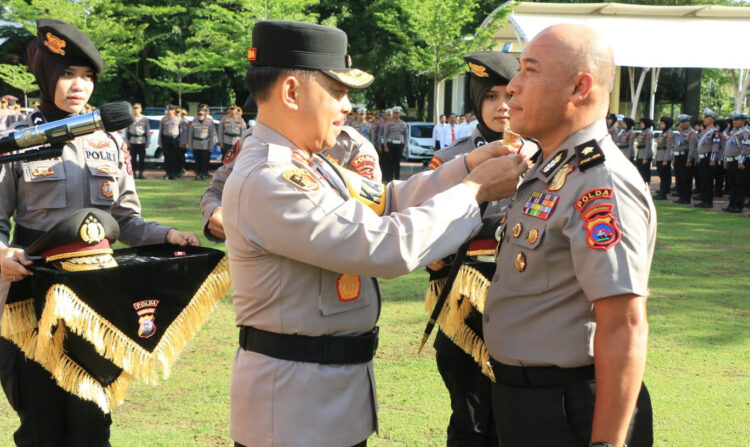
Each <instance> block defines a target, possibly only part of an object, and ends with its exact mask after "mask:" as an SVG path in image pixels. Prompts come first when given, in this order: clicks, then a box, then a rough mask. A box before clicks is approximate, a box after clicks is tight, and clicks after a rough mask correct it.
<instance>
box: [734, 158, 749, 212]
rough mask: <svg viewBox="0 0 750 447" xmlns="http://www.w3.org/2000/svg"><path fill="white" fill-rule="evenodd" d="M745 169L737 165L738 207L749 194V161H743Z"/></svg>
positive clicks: (740, 206) (741, 206) (741, 205)
mask: <svg viewBox="0 0 750 447" xmlns="http://www.w3.org/2000/svg"><path fill="white" fill-rule="evenodd" d="M742 166H744V167H745V169H740V167H741V166H740V165H739V164H738V165H737V203H738V205H739V206H738V208H740V209H741V208H743V205H744V202H745V199H746V198H747V197H748V196H750V162H747V161H746V162H745V164H744V165H742Z"/></svg>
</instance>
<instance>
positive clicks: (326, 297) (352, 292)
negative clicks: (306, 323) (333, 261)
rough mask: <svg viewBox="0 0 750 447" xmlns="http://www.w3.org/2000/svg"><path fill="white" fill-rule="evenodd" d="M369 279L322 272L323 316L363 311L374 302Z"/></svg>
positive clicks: (320, 298)
mask: <svg viewBox="0 0 750 447" xmlns="http://www.w3.org/2000/svg"><path fill="white" fill-rule="evenodd" d="M368 282H372V281H369V278H363V277H361V276H357V275H349V274H345V273H337V272H331V271H328V270H321V277H320V294H319V295H318V306H319V309H320V313H321V315H323V316H329V315H335V314H338V313H341V312H348V311H352V310H356V309H361V308H363V307H365V306H368V305H369V304H370V303H371V302H373V291H372V290H371V289H372V288H371V287H368V285H369V283H368Z"/></svg>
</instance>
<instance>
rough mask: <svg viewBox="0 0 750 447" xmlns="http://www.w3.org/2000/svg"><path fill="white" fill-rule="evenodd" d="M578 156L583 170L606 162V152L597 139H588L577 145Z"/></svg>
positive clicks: (579, 164)
mask: <svg viewBox="0 0 750 447" xmlns="http://www.w3.org/2000/svg"><path fill="white" fill-rule="evenodd" d="M576 158H578V167H579V168H580V169H581V172H583V171H585V170H586V169H588V168H590V167H592V166H596V165H598V164H600V163H604V152H602V148H601V147H599V143H597V142H596V140H591V141H587V142H585V143H583V144H581V145H578V146H576Z"/></svg>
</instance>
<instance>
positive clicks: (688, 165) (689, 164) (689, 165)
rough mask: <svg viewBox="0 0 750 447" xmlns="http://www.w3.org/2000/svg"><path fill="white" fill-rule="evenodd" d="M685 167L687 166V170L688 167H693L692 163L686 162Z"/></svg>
mask: <svg viewBox="0 0 750 447" xmlns="http://www.w3.org/2000/svg"><path fill="white" fill-rule="evenodd" d="M685 166H687V167H688V168H689V167H691V166H693V162H692V161H690V160H688V161H686V162H685Z"/></svg>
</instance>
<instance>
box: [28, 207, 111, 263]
mask: <svg viewBox="0 0 750 447" xmlns="http://www.w3.org/2000/svg"><path fill="white" fill-rule="evenodd" d="M119 236H120V227H119V225H117V221H116V220H115V219H114V218H113V217H112V216H111V215H110V214H109V213H107V212H106V211H102V210H99V209H96V208H83V209H80V210H78V211H76V212H74V213H73V214H71V215H70V216H68V217H66V218H64V219H62V220H61V221H59V222H58V223H56V224H55V226H53V227H52V228H51V229H50V230H49V231H47V232H46V233H44V235H42V237H40V238H39V239H37V240H36V242H34V243H33V244H31V246H29V248H28V249H27V250H26V253H28V254H29V255H30V256H41V257H42V258H44V260H45V261H47V262H51V261H56V260H60V259H70V258H78V257H90V256H97V255H102V254H111V253H112V248H111V243H113V242H114V241H116V240H117V238H118V237H119Z"/></svg>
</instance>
